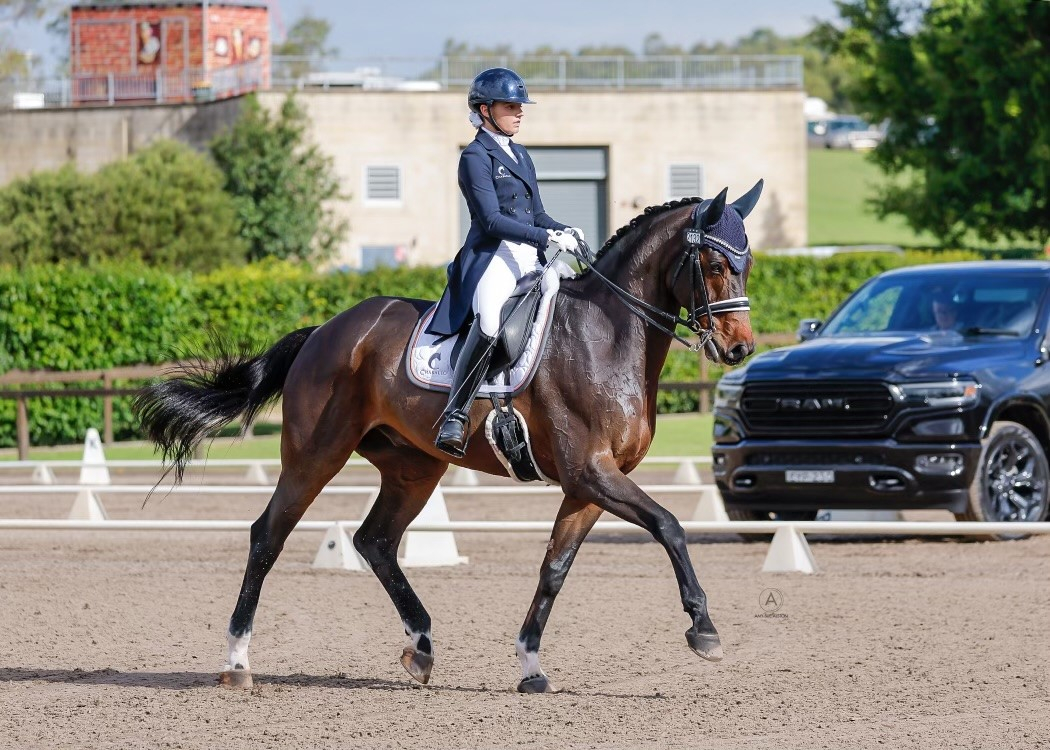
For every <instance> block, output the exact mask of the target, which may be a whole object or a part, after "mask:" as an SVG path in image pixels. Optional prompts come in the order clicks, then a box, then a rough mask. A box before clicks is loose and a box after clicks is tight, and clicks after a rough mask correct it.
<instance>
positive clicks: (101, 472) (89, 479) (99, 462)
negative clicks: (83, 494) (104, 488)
mask: <svg viewBox="0 0 1050 750" xmlns="http://www.w3.org/2000/svg"><path fill="white" fill-rule="evenodd" d="M82 460H83V463H84V465H83V466H81V467H80V484H109V469H108V468H107V467H106V455H105V454H104V453H103V452H102V438H100V437H99V435H98V430H96V429H95V428H94V427H89V428H88V431H87V434H86V435H85V436H84V458H83V459H82Z"/></svg>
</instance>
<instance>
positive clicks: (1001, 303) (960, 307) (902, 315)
mask: <svg viewBox="0 0 1050 750" xmlns="http://www.w3.org/2000/svg"><path fill="white" fill-rule="evenodd" d="M1044 287H1045V282H1044V280H1043V279H1042V278H1040V277H1034V278H1033V277H1032V276H1027V277H1026V276H990V275H985V276H982V277H978V276H975V275H973V274H965V275H963V274H958V275H956V276H954V277H952V276H948V275H946V276H944V277H939V278H933V277H930V276H929V275H922V276H920V275H915V276H888V277H884V278H877V279H875V280H874V281H872V282H870V283H869V284H867V285H866V286H864V287H862V288H861V289H860V290H859V291H858V292H857V293H856V294H854V295H853V296H852V297H851V298H850V299H849V300H848V301H847V302H846V304H845V305H843V307H842V308H841V309H840V310H839V311H838V312H837V313H836V314H835V315H834V316H833V317H832V318H831V319H830V320H829V321H828V322H827V323H826V324H825V325H824V327H823V328H822V329H821V332H820V335H821V336H856V335H858V334H881V333H889V332H924V333H949V332H955V333H958V334H962V335H964V336H1027V335H1029V334H1030V333H1031V332H1032V328H1033V326H1034V325H1035V316H1036V311H1037V309H1038V307H1039V301H1040V299H1041V297H1042V294H1043V289H1044Z"/></svg>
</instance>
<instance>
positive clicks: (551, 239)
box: [547, 229, 580, 253]
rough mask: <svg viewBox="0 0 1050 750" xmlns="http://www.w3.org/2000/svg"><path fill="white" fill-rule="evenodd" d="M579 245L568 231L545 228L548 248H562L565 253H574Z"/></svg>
mask: <svg viewBox="0 0 1050 750" xmlns="http://www.w3.org/2000/svg"><path fill="white" fill-rule="evenodd" d="M579 247H580V243H579V242H577V241H576V238H575V237H574V236H573V235H571V234H569V233H568V232H563V231H561V230H560V229H548V230H547V249H548V250H564V251H565V252H567V253H575V252H576V251H577V250H578V249H579Z"/></svg>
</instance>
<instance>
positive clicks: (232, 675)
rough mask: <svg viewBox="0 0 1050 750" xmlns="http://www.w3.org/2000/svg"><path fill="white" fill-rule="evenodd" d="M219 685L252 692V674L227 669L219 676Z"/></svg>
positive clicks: (245, 671)
mask: <svg viewBox="0 0 1050 750" xmlns="http://www.w3.org/2000/svg"><path fill="white" fill-rule="evenodd" d="M219 685H221V686H222V687H224V688H230V689H231V690H251V689H252V673H251V672H249V671H248V670H247V669H227V670H226V671H225V672H222V673H220V674H219Z"/></svg>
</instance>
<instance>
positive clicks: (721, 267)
mask: <svg viewBox="0 0 1050 750" xmlns="http://www.w3.org/2000/svg"><path fill="white" fill-rule="evenodd" d="M725 270H726V267H725V264H724V263H722V261H719V260H713V261H711V273H724V272H725Z"/></svg>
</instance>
